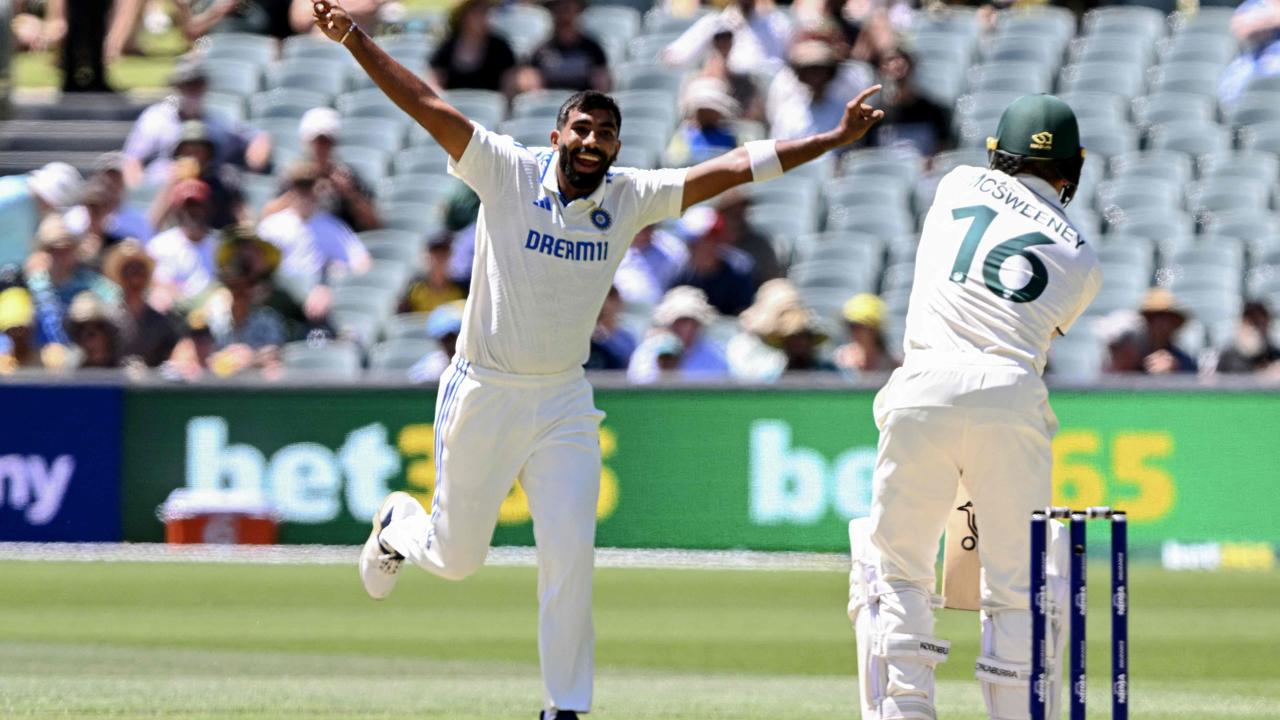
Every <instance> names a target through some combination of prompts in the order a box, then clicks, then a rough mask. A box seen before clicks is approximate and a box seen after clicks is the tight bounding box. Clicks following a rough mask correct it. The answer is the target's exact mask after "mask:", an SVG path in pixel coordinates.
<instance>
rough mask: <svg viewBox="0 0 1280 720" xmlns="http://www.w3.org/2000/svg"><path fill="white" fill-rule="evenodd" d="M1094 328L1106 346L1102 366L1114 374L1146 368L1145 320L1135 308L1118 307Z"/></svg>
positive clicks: (1137, 371) (1134, 371) (1143, 370)
mask: <svg viewBox="0 0 1280 720" xmlns="http://www.w3.org/2000/svg"><path fill="white" fill-rule="evenodd" d="M1094 332H1095V333H1097V335H1098V337H1100V338H1101V339H1102V341H1103V342H1104V343H1106V346H1107V357H1106V361H1105V363H1104V364H1103V369H1104V370H1105V371H1106V372H1108V373H1111V374H1125V373H1141V372H1146V368H1144V367H1143V363H1142V360H1143V357H1145V349H1146V346H1147V339H1146V323H1144V322H1143V320H1142V316H1141V315H1139V314H1138V313H1137V312H1134V311H1133V310H1116V311H1114V312H1112V313H1110V314H1108V315H1106V316H1104V317H1101V318H1099V319H1098V320H1097V321H1096V322H1095V323H1094Z"/></svg>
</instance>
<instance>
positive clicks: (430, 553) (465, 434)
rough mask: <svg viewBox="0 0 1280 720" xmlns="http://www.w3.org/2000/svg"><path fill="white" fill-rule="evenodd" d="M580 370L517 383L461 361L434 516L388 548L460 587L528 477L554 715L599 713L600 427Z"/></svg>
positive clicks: (448, 410)
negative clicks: (595, 585)
mask: <svg viewBox="0 0 1280 720" xmlns="http://www.w3.org/2000/svg"><path fill="white" fill-rule="evenodd" d="M603 418H604V413H602V412H600V411H599V410H597V409H596V407H595V402H594V399H593V397H592V391H591V386H590V385H589V384H588V383H587V381H586V379H585V378H584V376H583V372H582V370H581V369H578V368H575V369H573V370H571V371H568V372H564V373H560V374H557V375H512V374H509V373H502V372H498V371H495V370H489V369H485V368H479V367H476V366H474V365H472V364H471V363H469V362H468V361H466V360H465V359H464V358H461V357H455V358H454V361H453V364H452V365H451V366H450V367H449V369H448V370H446V371H445V373H444V375H443V376H442V377H441V378H440V391H439V394H438V395H437V396H436V421H435V464H436V486H435V494H434V498H433V501H432V506H431V515H430V517H429V518H428V517H427V516H426V515H425V514H416V515H411V516H408V517H406V518H405V519H403V520H397V521H395V522H392V523H391V524H390V525H388V526H387V529H385V530H383V531H382V536H381V537H382V540H383V541H384V542H385V543H386V544H388V545H390V546H391V547H393V548H395V549H396V550H397V551H399V552H400V554H402V555H404V556H405V558H406V559H408V560H409V561H411V562H413V563H414V564H416V565H418V566H419V567H421V568H423V569H425V570H427V571H428V572H431V573H434V574H436V575H439V576H440V577H444V578H447V579H451V580H461V579H462V578H464V577H466V576H468V575H470V574H471V573H472V572H475V571H476V570H477V569H479V568H480V566H481V565H482V564H484V559H485V556H486V555H487V554H488V551H489V543H490V542H491V541H492V539H493V529H494V527H495V525H496V524H497V521H498V509H499V507H500V506H501V505H502V502H503V500H504V499H505V498H506V497H507V494H508V493H509V492H510V490H511V488H512V485H513V484H514V482H515V480H516V479H517V478H518V479H519V480H520V484H521V486H522V487H523V488H524V491H525V493H526V494H527V496H528V498H529V511H530V513H531V515H532V517H533V534H534V539H535V541H536V542H537V546H538V548H537V554H538V604H539V608H538V653H539V658H540V660H541V665H542V679H543V683H544V685H545V687H546V696H545V698H544V706H545V707H546V708H547V709H559V710H576V711H579V712H583V711H586V710H589V709H590V707H591V682H592V670H593V663H594V658H593V652H594V639H595V633H594V629H593V626H592V620H591V572H592V565H593V561H594V546H595V531H596V502H597V498H598V496H599V492H600V465H601V461H600V437H599V428H600V421H601V420H602V419H603Z"/></svg>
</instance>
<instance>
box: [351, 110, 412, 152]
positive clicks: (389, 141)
mask: <svg viewBox="0 0 1280 720" xmlns="http://www.w3.org/2000/svg"><path fill="white" fill-rule="evenodd" d="M404 135H405V133H404V125H403V124H401V123H400V122H397V121H395V120H389V119H387V118H377V117H348V118H344V119H343V121H342V128H341V129H339V130H338V145H339V146H348V147H362V148H370V149H371V150H375V151H377V152H380V153H394V152H398V151H399V150H400V148H402V147H404Z"/></svg>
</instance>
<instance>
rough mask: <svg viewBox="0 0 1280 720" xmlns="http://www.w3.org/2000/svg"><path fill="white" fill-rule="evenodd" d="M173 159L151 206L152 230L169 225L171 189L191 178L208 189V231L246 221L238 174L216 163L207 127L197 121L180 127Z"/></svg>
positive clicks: (172, 209)
mask: <svg viewBox="0 0 1280 720" xmlns="http://www.w3.org/2000/svg"><path fill="white" fill-rule="evenodd" d="M173 159H174V163H173V165H171V166H170V168H169V173H170V174H169V181H168V183H167V184H166V185H165V186H164V188H162V189H161V190H160V192H158V193H156V197H155V200H154V201H153V202H152V204H151V224H152V226H154V227H164V226H165V225H166V224H167V223H168V221H169V220H170V218H171V214H172V212H173V211H174V210H175V209H176V207H175V206H174V204H173V201H172V192H173V188H174V186H175V185H177V184H178V183H181V182H182V181H184V180H190V179H192V178H196V179H199V180H201V181H202V182H204V184H205V185H207V186H209V213H210V215H209V226H210V227H212V228H223V227H226V226H227V225H230V224H232V223H234V222H238V221H241V220H242V219H243V218H244V217H245V207H244V196H243V195H242V194H241V192H240V173H239V172H237V171H236V169H235V168H234V167H232V166H231V165H229V164H227V163H223V162H220V161H218V159H217V148H216V146H215V145H214V142H213V139H212V137H211V136H210V135H209V128H208V126H207V125H205V124H204V123H202V122H200V121H199V120H188V121H186V122H184V123H182V133H181V135H180V136H179V138H178V144H177V145H176V146H174V148H173Z"/></svg>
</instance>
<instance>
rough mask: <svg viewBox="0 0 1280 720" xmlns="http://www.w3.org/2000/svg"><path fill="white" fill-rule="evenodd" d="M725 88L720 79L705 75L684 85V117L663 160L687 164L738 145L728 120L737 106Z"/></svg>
mask: <svg viewBox="0 0 1280 720" xmlns="http://www.w3.org/2000/svg"><path fill="white" fill-rule="evenodd" d="M728 90H729V88H728V86H727V85H726V84H725V82H724V81H723V80H718V79H716V78H709V77H703V78H697V79H695V80H692V81H690V82H689V84H688V85H686V86H685V88H684V92H683V93H682V94H681V97H680V111H681V113H683V115H684V121H683V122H681V123H680V126H679V127H677V128H676V131H675V135H674V136H673V137H672V138H671V144H670V145H669V146H668V147H667V158H666V164H668V165H671V166H673V167H690V166H693V165H697V164H698V163H700V162H702V161H703V160H710V159H711V158H713V157H717V156H719V155H723V154H725V153H727V152H729V151H730V150H732V149H734V148H736V147H738V144H739V143H738V138H737V136H736V134H735V132H734V128H733V124H732V123H733V120H734V119H735V118H737V117H738V114H739V113H740V111H741V109H740V108H739V107H738V103H737V101H735V100H734V99H733V98H732V97H730V96H729V92H728Z"/></svg>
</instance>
